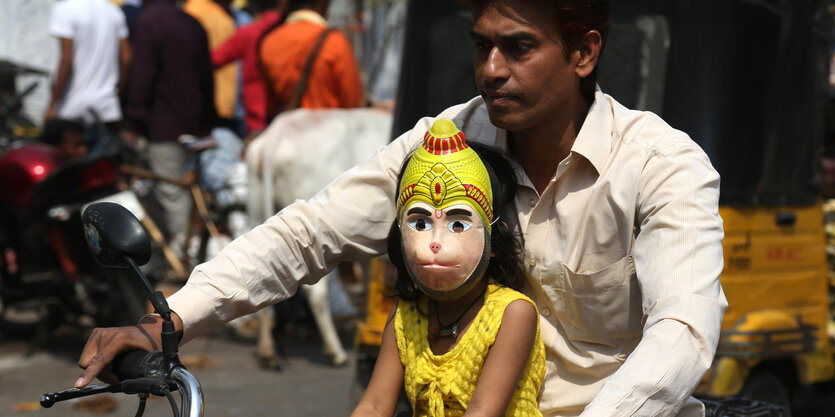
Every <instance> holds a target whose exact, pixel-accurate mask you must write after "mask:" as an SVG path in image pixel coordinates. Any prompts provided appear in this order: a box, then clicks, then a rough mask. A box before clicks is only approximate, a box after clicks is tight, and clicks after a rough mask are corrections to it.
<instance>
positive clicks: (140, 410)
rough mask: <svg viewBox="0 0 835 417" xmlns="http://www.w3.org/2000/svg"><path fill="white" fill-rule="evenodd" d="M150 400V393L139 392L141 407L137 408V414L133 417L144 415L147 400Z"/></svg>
mask: <svg viewBox="0 0 835 417" xmlns="http://www.w3.org/2000/svg"><path fill="white" fill-rule="evenodd" d="M147 401H148V394H139V408H137V409H136V415H134V416H133V417H142V414H145V402H147Z"/></svg>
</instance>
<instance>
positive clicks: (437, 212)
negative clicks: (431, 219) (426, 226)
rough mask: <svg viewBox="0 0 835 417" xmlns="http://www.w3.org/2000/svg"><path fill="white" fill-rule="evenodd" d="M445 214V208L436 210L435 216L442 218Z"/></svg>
mask: <svg viewBox="0 0 835 417" xmlns="http://www.w3.org/2000/svg"><path fill="white" fill-rule="evenodd" d="M443 216H444V212H443V210H435V218H436V219H440V218H441V217H443Z"/></svg>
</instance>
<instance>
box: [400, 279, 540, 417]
mask: <svg viewBox="0 0 835 417" xmlns="http://www.w3.org/2000/svg"><path fill="white" fill-rule="evenodd" d="M518 299H523V300H527V301H528V302H530V303H531V304H533V302H532V301H531V300H530V299H529V298H528V297H526V296H525V295H524V294H522V293H520V292H518V291H516V290H513V289H510V288H507V287H504V286H501V285H498V284H495V283H493V282H491V283H490V285H488V287H487V292H486V293H485V294H484V306H483V307H481V310H479V312H478V314H477V315H476V317H475V318H474V319H473V322H472V324H470V327H469V328H467V331H466V332H465V333H464V335H463V336H461V340H459V342H458V344H457V345H455V346H453V347H452V348H451V349H450V350H449V351H448V352H447V353H444V354H443V355H435V354H434V353H432V349H431V348H430V347H429V340H428V339H427V335H428V330H429V327H428V324H429V323H428V320H427V318H426V316H425V315H424V314H423V313H421V311H424V312H426V311H429V310H428V301H427V300H426V299H425V298H423V299H421V300H419V301H418V302H419V303H420V308H417V306H416V305H415V302H414V301H404V300H401V301H400V304H399V305H398V307H397V313H396V316H395V323H394V326H395V331H396V334H397V348H398V350H399V351H400V362H401V363H402V364H403V367H404V369H405V376H404V386H405V388H406V394H407V396H408V397H409V402H410V403H411V404H412V409H413V410H414V415H415V416H433V417H440V416H461V415H463V414H464V411H466V410H467V405H468V404H469V403H470V399H471V398H472V396H473V392H474V391H475V386H476V383H477V382H478V377H479V375H480V374H481V368H482V366H483V365H484V360H485V358H486V357H487V352H488V350H489V349H490V346H492V345H493V342H495V340H496V334H497V333H498V331H499V325H501V323H502V316H503V315H504V310H505V307H507V305H508V304H510V302H511V301H514V300H518ZM534 308H536V305H534ZM544 378H545V345H544V344H543V343H542V337H541V336H540V334H539V322H537V325H536V340H535V341H534V345H533V348H532V351H531V354H530V357H529V358H528V363H527V364H526V365H525V370H524V372H523V373H522V377H521V378H520V381H519V385H518V387H517V388H516V392H514V393H513V398H512V399H511V400H510V404H509V405H508V407H507V410H506V411H505V414H504V415H505V416H520V417H521V416H526V417H527V416H541V415H542V414H541V413H540V412H539V408H538V404H537V397H538V396H539V389H540V387H541V386H542V380H543V379H544Z"/></svg>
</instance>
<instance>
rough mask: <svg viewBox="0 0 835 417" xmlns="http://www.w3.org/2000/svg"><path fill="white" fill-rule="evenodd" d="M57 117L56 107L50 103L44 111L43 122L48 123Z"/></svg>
mask: <svg viewBox="0 0 835 417" xmlns="http://www.w3.org/2000/svg"><path fill="white" fill-rule="evenodd" d="M57 115H58V106H57V105H56V104H55V103H51V104H50V105H49V107H48V108H47V109H46V113H45V114H44V116H43V121H44V122H48V121H50V120H52V119H54V118H55V116H57Z"/></svg>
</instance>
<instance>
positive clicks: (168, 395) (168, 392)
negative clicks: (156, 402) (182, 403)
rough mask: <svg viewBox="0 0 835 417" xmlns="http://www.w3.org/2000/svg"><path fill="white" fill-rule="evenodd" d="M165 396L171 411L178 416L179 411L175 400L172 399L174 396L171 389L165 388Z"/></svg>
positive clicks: (175, 416)
mask: <svg viewBox="0 0 835 417" xmlns="http://www.w3.org/2000/svg"><path fill="white" fill-rule="evenodd" d="M164 392H165V397H166V398H168V402H169V403H171V412H172V413H174V417H180V411H179V410H177V402H176V401H174V396H173V395H171V391H169V390H167V389H166V390H165V391H164Z"/></svg>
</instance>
